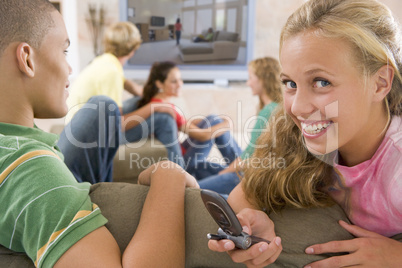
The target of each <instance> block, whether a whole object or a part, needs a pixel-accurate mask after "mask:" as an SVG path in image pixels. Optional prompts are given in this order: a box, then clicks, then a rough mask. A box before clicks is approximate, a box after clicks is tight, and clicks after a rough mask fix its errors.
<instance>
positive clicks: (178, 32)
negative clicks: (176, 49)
mask: <svg viewBox="0 0 402 268" xmlns="http://www.w3.org/2000/svg"><path fill="white" fill-rule="evenodd" d="M182 27H183V25H182V24H181V22H180V18H177V20H176V23H175V24H174V33H175V36H176V45H177V46H178V45H180V37H181V31H182Z"/></svg>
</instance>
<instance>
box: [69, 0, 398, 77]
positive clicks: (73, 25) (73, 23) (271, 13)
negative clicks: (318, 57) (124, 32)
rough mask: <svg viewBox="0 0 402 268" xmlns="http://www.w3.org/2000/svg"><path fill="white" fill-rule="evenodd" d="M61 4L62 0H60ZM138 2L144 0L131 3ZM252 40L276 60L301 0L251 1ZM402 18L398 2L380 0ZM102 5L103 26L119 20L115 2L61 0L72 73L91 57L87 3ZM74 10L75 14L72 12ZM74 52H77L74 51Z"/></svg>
mask: <svg viewBox="0 0 402 268" xmlns="http://www.w3.org/2000/svg"><path fill="white" fill-rule="evenodd" d="M62 1H63V0H62ZM135 1H138V2H139V3H140V2H143V1H147V0H135ZM255 1H256V18H255V40H254V55H253V58H258V57H263V56H272V57H278V53H279V36H280V31H281V28H282V26H283V25H284V24H285V22H286V19H287V18H288V17H289V15H290V14H291V13H292V12H293V11H295V10H296V9H297V8H298V7H299V6H300V5H301V4H302V3H304V1H305V0H282V1H278V0H255ZM381 1H382V2H383V3H385V4H386V5H387V6H388V7H389V8H390V9H391V10H392V11H393V13H394V15H395V17H396V18H398V19H399V21H401V19H402V2H401V1H400V0H381ZM89 3H92V4H98V5H100V4H103V5H104V7H105V8H106V10H107V13H106V24H110V23H112V22H116V21H118V20H119V0H64V1H63V9H64V11H63V12H65V13H64V18H65V21H66V25H67V28H68V31H69V34H70V39H71V42H72V48H71V49H70V57H71V62H72V65H73V68H74V74H77V73H78V72H79V71H80V70H82V69H83V68H84V67H85V66H86V65H87V64H88V63H89V62H90V61H91V60H92V59H93V57H94V54H93V49H92V44H91V37H90V32H89V30H88V27H87V25H86V21H85V20H86V18H87V17H88V11H87V10H88V4H89ZM74 10H75V12H74ZM77 50H78V52H77Z"/></svg>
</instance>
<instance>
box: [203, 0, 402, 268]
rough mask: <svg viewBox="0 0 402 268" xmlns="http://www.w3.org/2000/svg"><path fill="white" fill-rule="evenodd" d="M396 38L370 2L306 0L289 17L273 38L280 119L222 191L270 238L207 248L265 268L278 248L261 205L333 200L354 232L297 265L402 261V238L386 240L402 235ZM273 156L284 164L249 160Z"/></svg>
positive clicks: (276, 207) (393, 26) (313, 249)
mask: <svg viewBox="0 0 402 268" xmlns="http://www.w3.org/2000/svg"><path fill="white" fill-rule="evenodd" d="M356 14H358V15H356ZM401 44H402V42H401V29H400V28H399V26H398V24H397V23H396V21H395V19H394V18H393V16H392V14H391V11H390V10H389V9H388V8H387V7H386V6H385V5H384V4H382V3H380V2H378V1H376V0H365V1H360V0H349V1H344V0H310V1H307V2H306V3H304V4H303V5H302V6H301V7H300V8H299V9H298V10H297V11H295V12H294V13H293V14H292V15H291V16H290V17H289V19H288V21H287V23H286V24H285V26H284V28H283V30H282V33H281V39H280V62H281V66H282V73H281V80H282V81H283V84H284V85H285V89H284V91H283V99H284V102H283V105H281V109H280V110H279V111H278V112H277V114H276V115H278V116H281V117H282V118H283V119H282V120H277V121H276V123H275V124H271V122H272V121H273V120H272V121H271V122H270V125H269V126H270V128H269V130H270V131H269V132H267V134H262V135H261V137H260V139H259V144H263V145H267V146H265V147H264V148H257V149H256V150H255V152H254V155H253V157H252V158H251V159H250V161H249V162H248V163H245V164H244V166H245V171H244V179H243V180H242V182H241V184H239V185H238V186H237V187H236V188H235V189H234V190H233V191H232V193H231V194H230V196H229V198H228V200H229V203H230V204H231V205H232V207H233V208H234V210H235V211H236V212H238V213H240V214H241V222H242V225H243V226H247V229H248V230H249V231H251V233H252V234H253V235H257V236H261V237H263V238H266V239H268V240H271V241H272V243H271V244H270V245H267V244H264V243H262V244H261V243H260V244H256V245H254V246H252V247H251V248H250V249H249V250H247V251H244V250H234V245H233V243H232V242H230V241H228V240H221V241H210V242H209V247H210V248H211V249H213V250H216V251H226V252H229V254H230V255H231V257H232V259H233V260H236V261H237V262H243V263H246V264H249V265H250V266H252V267H265V266H266V265H268V264H270V263H272V262H274V261H275V260H276V258H277V257H278V255H279V253H280V251H281V248H280V247H276V246H275V244H277V245H280V244H281V243H280V241H281V240H280V238H279V237H276V236H275V230H274V228H275V226H274V223H273V222H272V221H270V219H269V218H268V216H267V214H266V212H268V213H269V212H272V211H277V212H280V211H281V209H283V208H285V207H293V208H298V209H306V211H307V208H312V207H315V208H317V207H329V206H330V205H332V204H334V203H336V204H338V205H339V206H340V207H341V208H342V209H343V210H344V212H345V213H346V215H347V216H348V218H349V219H350V221H351V223H352V224H348V223H346V222H344V221H340V222H339V224H340V225H341V226H342V227H343V228H344V229H345V230H346V231H348V232H350V233H351V234H352V235H354V236H355V238H354V239H351V240H344V241H330V242H327V243H324V244H315V245H310V246H308V247H307V248H306V249H305V253H306V254H336V253H338V254H337V255H334V256H332V257H330V258H327V259H324V260H320V261H317V262H314V263H310V264H306V266H304V267H310V268H314V267H355V266H356V267H357V266H361V267H401V265H402V256H401V254H400V253H401V252H402V243H401V242H399V241H397V240H394V239H392V238H391V237H393V236H394V235H398V234H400V233H402V198H401V195H400V193H401V192H402V183H401V182H402V181H401V179H402V117H401V116H402V105H401V103H402V76H401V72H400V71H401V68H402V47H401ZM273 154H275V157H282V158H284V160H285V163H286V166H285V167H277V166H275V165H274V166H271V167H268V168H267V167H266V166H264V165H263V162H260V163H262V164H260V165H258V164H256V162H255V161H254V160H259V159H269V158H270V157H271V158H272V155H273ZM262 210H264V212H263V211H262ZM246 214H247V215H246ZM257 215H258V216H257ZM317 220H318V219H317ZM339 253H343V254H339ZM345 253H346V254H345Z"/></svg>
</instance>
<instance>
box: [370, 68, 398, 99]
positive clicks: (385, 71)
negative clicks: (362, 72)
mask: <svg viewBox="0 0 402 268" xmlns="http://www.w3.org/2000/svg"><path fill="white" fill-rule="evenodd" d="M374 79H375V92H374V95H373V97H374V98H373V101H375V102H382V101H383V100H384V98H385V97H386V96H387V95H388V93H389V92H390V91H391V88H392V81H393V79H394V68H392V67H391V66H389V65H384V66H382V67H381V68H380V69H379V70H378V71H377V73H376V74H375V75H374Z"/></svg>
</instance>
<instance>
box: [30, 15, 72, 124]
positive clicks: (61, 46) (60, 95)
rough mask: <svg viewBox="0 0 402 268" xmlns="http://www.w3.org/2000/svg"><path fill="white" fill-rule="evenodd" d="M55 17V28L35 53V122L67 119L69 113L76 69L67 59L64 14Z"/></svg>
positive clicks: (67, 42) (66, 35) (68, 43)
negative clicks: (71, 78)
mask: <svg viewBox="0 0 402 268" xmlns="http://www.w3.org/2000/svg"><path fill="white" fill-rule="evenodd" d="M51 16H52V18H53V21H54V27H52V28H50V30H49V32H48V33H47V35H46V36H45V37H44V38H43V41H42V45H41V46H40V47H39V49H34V53H33V59H34V61H33V62H34V66H33V67H34V69H35V76H34V77H33V80H32V81H33V82H32V84H31V85H32V87H33V88H32V90H34V93H35V94H34V96H33V102H32V105H33V107H32V108H33V112H34V117H35V118H57V117H63V116H65V115H66V113H67V111H68V108H67V104H66V100H67V97H68V94H69V93H68V91H67V89H68V87H69V85H70V82H69V80H68V77H69V75H70V74H71V72H72V69H71V67H70V65H69V64H68V62H67V58H66V57H67V49H68V47H69V45H70V40H69V38H68V34H67V30H66V27H65V24H64V21H63V18H62V16H61V14H60V13H59V12H57V11H54V12H52V13H51Z"/></svg>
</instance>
